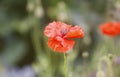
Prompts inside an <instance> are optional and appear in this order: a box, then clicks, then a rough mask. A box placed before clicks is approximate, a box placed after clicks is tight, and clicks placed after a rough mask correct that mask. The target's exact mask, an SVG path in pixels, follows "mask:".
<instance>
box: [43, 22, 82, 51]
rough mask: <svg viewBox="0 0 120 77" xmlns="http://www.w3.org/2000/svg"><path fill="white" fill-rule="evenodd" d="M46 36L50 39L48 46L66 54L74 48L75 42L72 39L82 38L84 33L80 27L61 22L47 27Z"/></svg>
mask: <svg viewBox="0 0 120 77" xmlns="http://www.w3.org/2000/svg"><path fill="white" fill-rule="evenodd" d="M44 34H45V35H46V36H47V37H48V38H49V40H48V43H47V44H48V46H49V47H50V48H51V49H53V50H54V51H56V52H63V53H66V52H68V51H69V50H71V49H72V48H73V46H74V43H75V42H74V40H70V38H82V37H83V36H84V32H83V30H82V29H81V27H80V26H74V27H72V26H71V25H68V24H65V23H62V22H60V21H57V22H55V21H54V22H52V23H49V24H48V25H47V26H46V27H45V31H44Z"/></svg>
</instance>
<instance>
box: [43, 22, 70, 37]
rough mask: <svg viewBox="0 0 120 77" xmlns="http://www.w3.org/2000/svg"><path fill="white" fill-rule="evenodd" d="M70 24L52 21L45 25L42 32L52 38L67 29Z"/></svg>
mask: <svg viewBox="0 0 120 77" xmlns="http://www.w3.org/2000/svg"><path fill="white" fill-rule="evenodd" d="M70 27H71V25H67V24H65V23H62V22H60V21H57V22H55V21H54V22H52V23H50V24H48V26H46V27H45V31H44V34H45V35H46V36H47V37H49V38H54V37H55V36H59V35H61V33H60V31H61V30H64V29H69V28H70Z"/></svg>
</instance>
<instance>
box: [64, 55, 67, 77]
mask: <svg viewBox="0 0 120 77" xmlns="http://www.w3.org/2000/svg"><path fill="white" fill-rule="evenodd" d="M66 60H67V56H66V53H64V74H65V77H67V67H66V65H67V61H66Z"/></svg>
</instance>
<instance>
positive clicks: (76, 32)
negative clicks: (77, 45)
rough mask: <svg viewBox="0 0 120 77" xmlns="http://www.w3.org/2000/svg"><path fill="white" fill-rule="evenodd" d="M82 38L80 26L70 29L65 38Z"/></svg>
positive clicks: (82, 33)
mask: <svg viewBox="0 0 120 77" xmlns="http://www.w3.org/2000/svg"><path fill="white" fill-rule="evenodd" d="M83 36H84V32H83V30H82V29H81V27H80V26H74V27H71V28H70V30H69V31H68V33H67V34H66V36H65V38H81V37H83Z"/></svg>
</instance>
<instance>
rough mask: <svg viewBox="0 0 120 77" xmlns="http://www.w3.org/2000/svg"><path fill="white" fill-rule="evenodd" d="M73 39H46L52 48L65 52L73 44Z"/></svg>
mask: <svg viewBox="0 0 120 77" xmlns="http://www.w3.org/2000/svg"><path fill="white" fill-rule="evenodd" d="M74 43H75V42H74V41H73V40H67V39H63V38H60V37H58V38H56V39H55V38H54V39H53V38H50V39H49V40H48V46H49V47H50V48H51V49H53V50H54V51H55V52H62V53H66V52H68V51H69V50H71V49H72V48H73V46H74Z"/></svg>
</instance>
